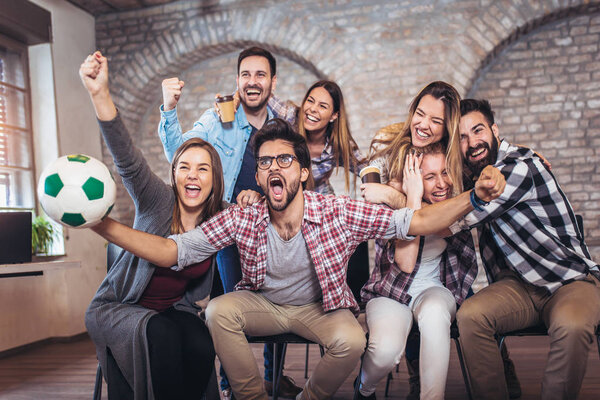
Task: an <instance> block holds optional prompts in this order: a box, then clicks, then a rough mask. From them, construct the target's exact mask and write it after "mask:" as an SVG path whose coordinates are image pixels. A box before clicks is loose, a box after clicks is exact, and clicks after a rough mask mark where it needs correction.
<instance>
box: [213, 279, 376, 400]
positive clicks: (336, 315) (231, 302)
mask: <svg viewBox="0 0 600 400" xmlns="http://www.w3.org/2000/svg"><path fill="white" fill-rule="evenodd" d="M206 318H207V325H208V328H209V330H210V333H211V336H212V338H213V342H214V345H215V350H216V352H217V355H218V356H219V360H220V361H221V363H222V364H223V368H224V369H225V372H226V373H227V377H228V378H229V382H230V383H231V388H232V389H233V393H234V394H235V397H236V398H238V399H244V400H250V399H267V393H266V392H265V390H264V387H263V381H262V379H261V377H260V373H259V371H258V366H257V365H256V361H255V359H254V354H253V353H252V350H251V349H250V345H249V344H248V341H247V340H246V336H245V335H246V334H247V335H251V336H267V335H276V334H280V333H287V332H291V333H295V334H297V335H299V336H302V337H304V338H306V339H309V340H312V341H314V342H315V343H318V344H320V345H322V346H323V347H324V348H325V355H324V356H323V357H322V358H321V360H320V361H319V363H318V364H317V366H316V367H315V370H314V371H313V373H312V375H311V377H310V378H309V379H308V381H307V382H306V384H305V385H304V388H303V392H302V398H303V399H327V398H329V397H331V396H332V395H333V394H334V393H335V392H336V390H337V389H338V388H339V387H340V385H341V384H342V383H343V382H344V380H345V379H346V378H347V377H348V375H349V374H350V373H351V372H352V370H353V369H354V367H355V366H356V365H357V363H358V361H359V359H360V356H361V355H362V353H363V351H364V349H365V344H366V338H365V332H364V331H363V329H362V328H361V326H360V325H359V324H358V321H357V320H356V318H355V317H354V315H353V314H352V312H351V311H349V310H347V309H341V310H335V311H330V312H327V313H326V312H324V311H323V307H322V305H321V303H320V302H319V303H310V304H307V305H303V306H291V305H277V304H274V303H271V302H270V301H269V300H267V299H266V298H265V297H264V296H262V295H261V294H258V293H256V292H252V291H249V290H241V291H237V292H231V293H226V294H224V295H222V296H219V297H217V298H215V299H213V300H211V302H210V303H209V305H208V308H207V309H206Z"/></svg>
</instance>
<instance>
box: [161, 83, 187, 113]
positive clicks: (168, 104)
mask: <svg viewBox="0 0 600 400" xmlns="http://www.w3.org/2000/svg"><path fill="white" fill-rule="evenodd" d="M184 84H185V83H184V82H183V81H180V80H179V78H178V77H174V78H167V79H165V80H163V81H162V94H163V105H164V106H163V110H164V111H169V110H172V109H174V108H175V106H177V102H178V101H179V97H181V90H182V89H183V85H184Z"/></svg>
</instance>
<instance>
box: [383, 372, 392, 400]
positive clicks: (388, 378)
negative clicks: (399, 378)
mask: <svg viewBox="0 0 600 400" xmlns="http://www.w3.org/2000/svg"><path fill="white" fill-rule="evenodd" d="M392 379H394V375H393V374H392V371H390V372H389V373H388V376H387V379H386V380H385V394H384V396H385V397H388V396H389V394H390V383H391V382H392Z"/></svg>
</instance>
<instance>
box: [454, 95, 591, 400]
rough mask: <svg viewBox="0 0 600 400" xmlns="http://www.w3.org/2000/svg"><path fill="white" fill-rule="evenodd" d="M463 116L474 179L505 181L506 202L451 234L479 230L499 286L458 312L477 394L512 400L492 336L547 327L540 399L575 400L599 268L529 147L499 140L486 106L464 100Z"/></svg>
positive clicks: (464, 146) (480, 211)
mask: <svg viewBox="0 0 600 400" xmlns="http://www.w3.org/2000/svg"><path fill="white" fill-rule="evenodd" d="M461 115H462V117H461V121H460V135H461V151H462V153H463V156H464V162H465V167H466V169H468V171H470V173H471V175H470V176H469V177H468V178H469V179H466V180H471V179H470V178H472V177H476V176H477V175H478V174H479V171H481V170H482V169H483V168H485V167H488V166H489V165H494V166H495V167H497V168H498V169H499V170H500V171H501V172H502V174H503V175H504V177H505V178H506V189H505V190H504V193H503V194H502V195H501V196H500V197H499V198H497V199H496V200H493V201H491V202H490V203H489V204H487V205H481V206H479V207H476V209H475V210H474V211H472V212H470V213H469V214H467V215H466V216H465V217H464V218H462V219H461V220H459V221H458V222H457V223H456V224H454V225H453V226H451V227H450V228H451V230H452V231H453V232H455V231H457V230H460V229H466V228H469V227H474V226H476V227H478V229H479V232H480V238H479V245H480V249H481V255H482V259H483V262H484V265H485V268H486V273H487V275H488V279H489V281H490V282H494V283H492V284H491V285H489V286H488V287H486V288H484V289H483V290H481V291H480V292H478V293H477V294H475V295H474V296H472V297H470V298H469V299H467V300H465V302H464V303H463V305H462V306H461V308H460V309H459V310H458V313H457V321H458V327H459V330H460V341H461V344H462V346H463V353H464V357H465V361H466V365H467V370H468V373H469V378H470V381H471V386H472V391H473V396H474V398H476V399H508V392H507V387H506V384H505V381H504V377H503V373H504V369H503V365H502V359H501V357H500V352H499V350H498V345H497V342H496V339H495V337H494V335H495V334H497V333H504V332H510V331H513V330H518V329H522V328H526V327H529V326H535V325H538V324H540V323H543V324H544V325H545V326H546V327H547V328H548V334H549V336H550V352H549V355H548V362H547V365H546V370H545V373H544V379H543V382H542V398H543V399H574V398H577V395H578V393H579V389H580V387H581V382H582V380H583V377H584V375H585V369H586V365H587V362H586V361H585V360H587V357H588V352H589V349H590V346H591V345H592V343H593V338H594V331H595V329H596V326H597V325H598V322H599V321H600V282H599V281H598V277H599V270H598V265H597V263H595V262H594V261H592V260H591V258H590V254H589V252H588V249H587V246H586V245H585V243H584V241H583V236H582V233H581V231H580V229H581V228H580V227H579V226H578V225H577V221H576V218H575V214H574V212H573V209H572V208H571V205H570V204H569V201H568V200H567V197H566V196H565V194H564V193H563V192H562V190H561V189H560V187H559V185H558V182H557V181H556V179H555V178H554V176H553V175H552V173H551V172H550V171H549V170H548V169H547V168H546V167H545V166H544V163H543V161H542V160H540V158H539V157H538V156H537V155H536V154H535V153H533V152H532V151H531V150H530V149H527V148H524V147H517V146H513V145H511V144H509V143H508V142H507V141H505V140H500V139H499V129H498V126H497V125H496V124H495V123H494V115H493V112H492V109H491V106H490V104H489V102H487V101H486V100H473V99H466V100H462V101H461ZM471 182H472V180H471Z"/></svg>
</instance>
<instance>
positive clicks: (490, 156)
mask: <svg viewBox="0 0 600 400" xmlns="http://www.w3.org/2000/svg"><path fill="white" fill-rule="evenodd" d="M481 148H484V149H487V155H486V156H485V157H484V158H482V159H481V160H477V161H470V155H471V154H473V153H474V152H476V151H478V150H479V149H481ZM465 158H466V162H467V166H468V167H469V169H470V170H471V172H472V173H473V177H478V176H479V175H480V174H481V171H483V169H484V168H485V167H487V166H488V165H494V164H495V163H496V159H497V158H498V140H496V138H492V146H491V147H490V145H489V144H488V143H486V142H482V143H479V144H478V145H477V146H475V147H469V149H468V150H467V155H466V157H465Z"/></svg>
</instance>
